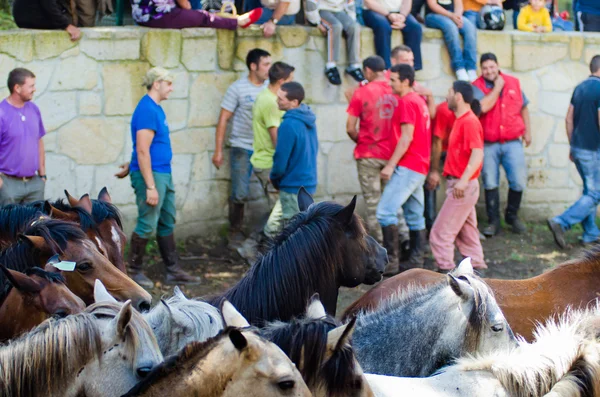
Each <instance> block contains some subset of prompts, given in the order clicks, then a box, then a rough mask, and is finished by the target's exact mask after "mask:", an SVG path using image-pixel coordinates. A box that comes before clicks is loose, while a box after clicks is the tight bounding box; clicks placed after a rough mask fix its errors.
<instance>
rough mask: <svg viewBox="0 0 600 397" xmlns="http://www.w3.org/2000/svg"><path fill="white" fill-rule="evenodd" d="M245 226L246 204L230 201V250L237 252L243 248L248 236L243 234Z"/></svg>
mask: <svg viewBox="0 0 600 397" xmlns="http://www.w3.org/2000/svg"><path fill="white" fill-rule="evenodd" d="M243 224H244V203H235V202H233V201H232V200H229V236H228V240H229V241H228V245H227V247H229V249H232V250H237V249H238V248H240V247H241V246H242V243H243V242H244V240H246V236H244V234H243V233H242V226H243Z"/></svg>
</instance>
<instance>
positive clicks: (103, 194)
mask: <svg viewBox="0 0 600 397" xmlns="http://www.w3.org/2000/svg"><path fill="white" fill-rule="evenodd" d="M98 201H104V202H105V203H109V204H112V198H111V197H110V194H108V189H107V188H106V186H104V187H103V188H102V189H101V190H100V193H98Z"/></svg>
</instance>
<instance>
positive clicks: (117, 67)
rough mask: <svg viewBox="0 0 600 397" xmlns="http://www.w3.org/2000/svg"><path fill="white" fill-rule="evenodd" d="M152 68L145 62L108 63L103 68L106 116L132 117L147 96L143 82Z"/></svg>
mask: <svg viewBox="0 0 600 397" xmlns="http://www.w3.org/2000/svg"><path fill="white" fill-rule="evenodd" d="M149 68H150V66H149V65H148V64H147V63H145V62H126V63H107V64H104V65H103V66H102V81H103V82H104V101H105V102H104V114H105V115H107V116H114V115H130V114H132V113H133V110H134V109H135V107H136V105H137V103H138V101H139V100H140V98H141V97H142V96H144V95H145V94H146V88H145V87H143V86H142V80H143V78H144V76H145V74H146V72H147V71H148V69H149Z"/></svg>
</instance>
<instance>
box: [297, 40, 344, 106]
mask: <svg viewBox="0 0 600 397" xmlns="http://www.w3.org/2000/svg"><path fill="white" fill-rule="evenodd" d="M305 65H306V66H305V67H304V80H302V84H303V85H304V91H305V92H306V102H308V103H311V104H314V103H335V102H338V101H339V98H340V95H343V94H342V93H341V90H342V89H341V88H340V86H334V85H331V84H329V81H327V77H325V73H324V71H325V59H324V58H323V54H321V53H319V52H316V51H306V63H305ZM297 80H299V78H297Z"/></svg>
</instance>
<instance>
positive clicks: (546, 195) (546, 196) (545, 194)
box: [526, 188, 578, 204]
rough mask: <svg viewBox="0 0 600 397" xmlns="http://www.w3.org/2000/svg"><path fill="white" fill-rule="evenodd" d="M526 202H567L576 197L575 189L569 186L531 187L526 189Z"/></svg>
mask: <svg viewBox="0 0 600 397" xmlns="http://www.w3.org/2000/svg"><path fill="white" fill-rule="evenodd" d="M526 192H527V203H530V204H538V203H543V204H548V203H568V202H569V201H574V200H575V199H576V198H577V194H578V193H577V192H576V189H569V188H539V189H538V188H531V189H528V190H526Z"/></svg>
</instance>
